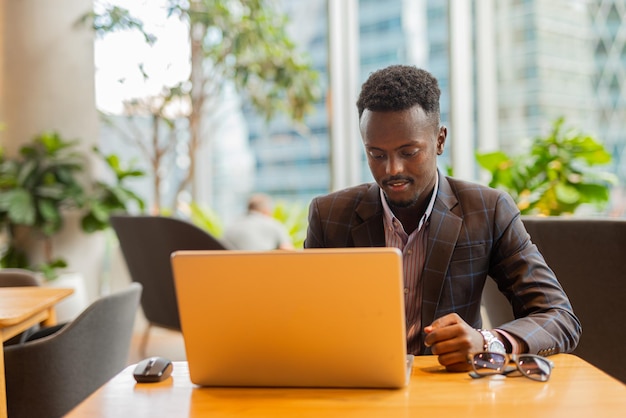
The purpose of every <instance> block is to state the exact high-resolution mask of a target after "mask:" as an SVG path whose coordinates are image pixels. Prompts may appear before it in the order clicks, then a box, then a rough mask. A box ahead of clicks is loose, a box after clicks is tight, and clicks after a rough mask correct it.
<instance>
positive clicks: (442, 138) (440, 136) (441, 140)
mask: <svg viewBox="0 0 626 418" xmlns="http://www.w3.org/2000/svg"><path fill="white" fill-rule="evenodd" d="M447 136H448V128H446V127H445V126H443V125H441V126H440V127H439V132H438V133H437V155H441V154H443V149H444V146H445V144H446V138H447Z"/></svg>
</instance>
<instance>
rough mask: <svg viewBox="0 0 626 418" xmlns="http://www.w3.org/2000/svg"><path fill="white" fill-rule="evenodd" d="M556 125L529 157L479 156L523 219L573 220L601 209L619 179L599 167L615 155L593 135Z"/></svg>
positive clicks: (495, 184)
mask: <svg viewBox="0 0 626 418" xmlns="http://www.w3.org/2000/svg"><path fill="white" fill-rule="evenodd" d="M563 125H564V119H563V118H559V119H557V120H556V121H555V122H554V124H553V128H552V131H551V132H550V133H549V134H548V135H547V136H545V137H541V136H539V137H536V138H535V139H534V141H533V143H532V146H531V149H530V151H529V152H528V153H527V154H521V155H517V156H514V157H511V156H509V155H507V154H505V153H503V152H501V151H497V152H490V153H477V155H476V158H477V161H478V163H479V164H480V166H481V167H483V168H484V169H486V170H487V171H489V172H490V173H491V181H490V183H489V185H490V186H491V187H496V188H500V189H503V190H505V191H507V192H508V193H509V194H510V195H511V196H512V197H513V199H514V200H515V201H516V202H517V205H518V207H519V209H520V211H521V212H522V214H541V215H547V216H552V215H561V214H572V213H574V212H575V211H576V209H577V208H578V207H579V206H580V205H582V204H587V203H591V204H595V205H598V206H600V207H601V206H603V205H604V204H606V203H607V202H608V200H609V191H610V186H611V185H612V184H615V182H616V177H615V176H614V175H612V174H611V173H609V172H607V171H603V170H600V169H598V166H602V165H606V164H608V163H610V162H611V154H610V153H609V152H607V151H606V149H605V148H604V146H603V145H602V144H601V143H599V142H598V141H597V140H595V139H594V138H592V137H591V136H589V135H586V134H583V133H581V132H579V131H577V130H573V129H569V130H566V129H564V127H563Z"/></svg>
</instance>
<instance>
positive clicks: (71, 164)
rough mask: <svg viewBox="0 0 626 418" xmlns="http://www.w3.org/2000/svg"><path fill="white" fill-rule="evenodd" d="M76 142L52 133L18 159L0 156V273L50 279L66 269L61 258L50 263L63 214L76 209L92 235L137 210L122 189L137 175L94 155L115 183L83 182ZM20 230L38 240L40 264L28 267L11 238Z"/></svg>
mask: <svg viewBox="0 0 626 418" xmlns="http://www.w3.org/2000/svg"><path fill="white" fill-rule="evenodd" d="M77 145H78V141H67V140H65V139H63V138H62V137H61V136H60V135H59V134H58V133H56V132H47V133H43V134H41V135H38V136H36V137H35V138H34V139H33V141H32V142H31V143H29V144H26V145H24V146H22V147H21V148H20V151H19V156H18V157H16V158H12V159H11V158H7V157H6V156H4V155H3V153H0V191H1V193H0V229H3V230H5V232H6V233H7V234H8V243H7V246H6V249H5V250H4V251H3V253H2V258H0V265H1V266H2V267H20V268H28V269H31V270H37V271H41V272H43V273H44V274H45V275H46V277H47V278H53V277H54V275H55V270H56V269H57V268H62V267H66V266H67V263H66V262H65V260H64V259H63V258H54V256H53V251H52V240H51V238H52V237H53V236H54V235H55V234H56V233H58V232H59V231H60V229H61V228H62V226H63V218H64V216H63V211H64V210H68V209H80V210H81V211H82V217H81V227H82V229H83V230H84V231H85V232H94V231H99V230H102V229H105V228H107V227H108V219H109V214H110V213H111V212H113V211H116V210H120V211H121V210H127V207H128V205H129V204H131V203H133V202H134V203H136V204H137V205H139V207H140V208H141V209H143V206H144V203H143V200H142V199H141V198H140V197H139V196H137V195H136V194H134V193H133V192H132V191H131V190H129V189H128V188H126V187H125V185H124V181H125V179H127V178H129V177H137V176H142V175H143V172H141V171H138V170H135V169H133V168H123V167H121V166H120V164H119V160H118V158H117V157H116V156H114V155H103V154H101V153H100V152H99V151H98V150H97V149H94V151H95V152H96V155H97V156H99V157H101V158H102V159H103V160H104V161H105V163H106V164H107V166H108V167H109V168H110V169H111V170H112V171H113V173H114V175H115V183H114V184H112V185H109V184H107V183H105V182H102V181H93V182H91V181H87V179H86V178H87V175H86V173H85V166H86V164H87V156H86V155H85V154H84V153H81V152H79V151H78V150H77ZM20 227H28V228H30V229H31V230H32V231H34V232H35V233H36V234H37V235H38V237H39V238H41V240H42V242H43V245H44V258H45V262H44V263H43V264H41V265H38V266H33V265H31V263H30V260H29V257H28V249H27V248H24V244H23V243H22V242H20V240H19V239H18V237H17V234H16V233H17V230H18V229H19V228H20Z"/></svg>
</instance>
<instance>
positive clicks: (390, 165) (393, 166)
mask: <svg viewBox="0 0 626 418" xmlns="http://www.w3.org/2000/svg"><path fill="white" fill-rule="evenodd" d="M402 171H403V166H402V161H401V160H400V159H399V158H394V157H390V158H388V159H387V174H388V175H390V176H395V175H396V174H398V173H402Z"/></svg>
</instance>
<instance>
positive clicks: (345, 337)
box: [171, 247, 413, 388]
mask: <svg viewBox="0 0 626 418" xmlns="http://www.w3.org/2000/svg"><path fill="white" fill-rule="evenodd" d="M401 257H402V255H401V253H400V251H399V250H398V249H396V248H387V247H384V248H342V249H306V250H295V251H280V250H276V251H220V250H217V251H212V250H202V251H191V250H185V251H176V252H174V253H173V254H172V258H171V263H172V269H173V273H174V283H175V288H176V295H177V299H178V309H179V313H180V321H181V327H182V333H183V339H184V343H185V351H186V356H187V361H188V364H189V373H190V378H191V381H192V382H193V383H195V384H197V385H201V386H226V387H233V386H245V387H344V388H401V387H404V386H406V385H407V384H408V381H409V378H410V372H411V366H412V360H413V356H411V355H407V352H406V324H405V311H404V293H403V288H404V286H403V275H402V260H401Z"/></svg>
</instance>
